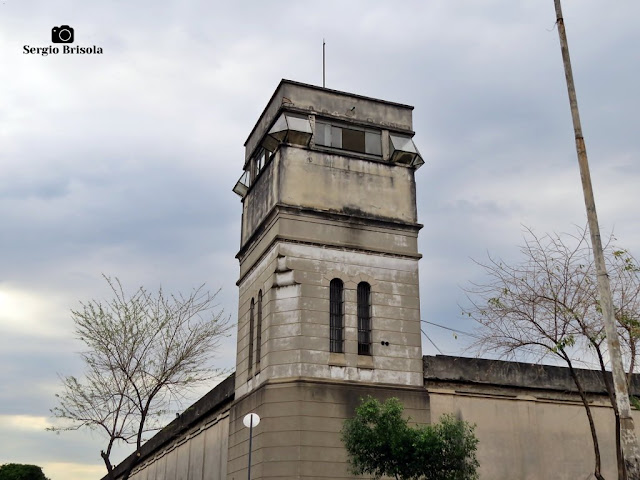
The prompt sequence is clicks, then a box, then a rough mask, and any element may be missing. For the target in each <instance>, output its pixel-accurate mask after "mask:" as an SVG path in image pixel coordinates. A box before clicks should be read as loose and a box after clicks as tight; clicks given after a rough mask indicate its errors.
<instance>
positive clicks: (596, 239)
mask: <svg viewBox="0 0 640 480" xmlns="http://www.w3.org/2000/svg"><path fill="white" fill-rule="evenodd" d="M554 2H555V6H556V25H557V27H558V35H559V36H560V48H561V49H562V59H563V61H564V73H565V77H566V79H567V90H568V91H569V104H570V105H571V117H572V118H573V129H574V132H575V136H576V150H577V152H578V164H579V165H580V176H581V177H582V190H583V191H584V203H585V206H586V207H587V220H588V223H589V232H590V234H591V246H592V248H593V257H594V260H595V263H596V272H597V275H598V293H599V296H600V306H601V308H602V318H603V321H604V327H605V332H606V334H607V345H608V347H609V357H610V359H611V371H612V373H613V387H614V390H615V394H616V403H617V405H618V412H619V414H620V443H621V445H622V453H623V455H624V463H625V466H626V468H627V476H628V478H629V480H640V449H639V448H638V439H637V437H636V432H635V428H634V425H633V418H632V417H631V408H630V406H629V392H628V390H627V380H626V376H625V373H624V367H623V365H622V355H621V354H620V340H619V339H618V332H617V331H616V324H615V317H614V313H613V300H612V298H611V287H610V285H609V276H608V275H607V268H606V265H605V261H604V254H603V252H602V241H601V239H600V227H599V226H598V215H597V213H596V203H595V199H594V196H593V187H592V185H591V174H590V173H589V163H588V161H587V148H586V146H585V143H584V137H583V136H582V126H581V125H580V114H579V112H578V100H577V98H576V90H575V86H574V84H573V73H572V71H571V59H570V58H569V44H568V43H567V34H566V32H565V29H564V21H563V18H562V8H561V7H560V0H554Z"/></svg>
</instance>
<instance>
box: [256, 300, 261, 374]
mask: <svg viewBox="0 0 640 480" xmlns="http://www.w3.org/2000/svg"><path fill="white" fill-rule="evenodd" d="M256 330H257V331H256V373H258V372H259V371H260V354H261V352H260V350H261V349H262V290H260V291H259V292H258V323H257V324H256Z"/></svg>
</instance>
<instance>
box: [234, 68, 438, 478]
mask: <svg viewBox="0 0 640 480" xmlns="http://www.w3.org/2000/svg"><path fill="white" fill-rule="evenodd" d="M411 111H412V107H409V106H406V105H401V104H395V103H391V102H384V101H380V100H375V99H370V98H365V97H361V96H357V95H351V94H345V93H342V92H335V91H331V90H327V89H321V88H317V87H312V86H309V85H303V84H298V83H295V82H289V81H283V82H282V83H281V84H280V85H279V87H278V89H277V90H276V93H275V94H274V96H273V97H272V99H271V100H270V102H269V104H268V105H267V107H266V109H265V110H264V112H263V114H262V116H261V117H260V119H259V120H258V122H257V124H256V126H255V128H254V129H253V131H252V132H251V135H250V136H249V138H248V140H247V143H246V157H245V159H246V161H245V165H244V169H245V171H246V172H247V175H248V176H249V178H250V182H249V185H247V187H248V190H247V191H246V193H245V194H244V195H243V197H242V203H243V218H242V232H241V245H240V251H239V253H238V260H239V261H240V278H239V281H238V287H239V310H238V340H237V341H238V345H237V361H236V366H237V369H236V391H235V397H236V400H235V404H234V407H233V408H232V413H231V421H230V422H231V424H230V440H229V463H228V478H229V479H230V480H231V479H234V478H240V477H242V476H243V475H246V465H247V448H246V442H245V441H244V440H243V439H244V437H246V429H245V428H244V427H243V425H242V423H241V419H242V416H243V415H244V414H246V413H247V412H249V411H251V410H252V409H253V410H255V411H256V412H257V413H259V414H260V415H261V416H264V424H261V432H260V433H259V434H257V436H256V443H255V445H256V450H255V456H254V457H253V464H254V465H255V470H252V476H253V477H254V478H351V477H350V475H349V474H348V471H347V468H346V458H345V454H344V451H343V449H342V447H341V442H340V436H339V431H340V428H341V426H342V422H343V420H344V419H345V418H346V417H347V416H348V415H350V414H351V412H352V411H353V405H354V404H355V403H356V402H357V401H358V400H359V399H360V397H361V396H362V395H365V394H369V393H373V394H376V392H378V391H379V393H378V394H377V396H385V395H387V396H389V393H388V392H389V388H393V391H395V392H396V393H397V394H398V395H400V396H402V397H403V398H404V399H405V400H406V401H407V402H408V403H409V404H410V405H412V406H411V410H412V411H413V412H414V413H415V415H414V418H416V419H418V420H419V421H422V422H428V404H427V402H426V401H425V399H424V398H423V396H422V382H423V380H422V347H421V343H420V342H421V336H420V302H419V285H418V282H419V280H418V278H419V276H418V260H419V259H420V255H419V253H418V250H417V237H418V231H419V230H420V228H421V225H420V224H419V223H417V211H416V198H415V179H414V172H415V168H414V167H413V166H411V165H406V164H399V163H397V162H394V160H393V156H392V147H393V144H392V142H391V135H395V136H400V137H401V138H403V139H406V140H407V141H409V142H410V141H411V140H410V139H411V137H412V136H413V130H412V124H411ZM289 114H291V115H293V116H294V117H293V118H294V119H295V122H298V123H297V124H295V125H294V124H293V123H292V124H290V125H289V130H288V133H286V136H285V134H281V135H280V137H279V139H280V141H279V143H277V144H274V143H273V142H272V141H271V140H270V138H269V136H270V135H271V133H272V132H273V129H274V128H277V127H276V126H277V125H278V124H279V122H280V121H281V120H279V119H281V118H284V117H283V115H284V116H286V115H289ZM328 128H331V129H334V130H332V132H333V133H332V134H333V135H336V134H335V129H337V130H338V134H339V135H340V136H341V138H340V142H338V143H337V144H336V142H335V138H334V142H333V143H334V144H330V145H327V143H329V142H328V141H327V140H324V139H321V138H320V137H319V135H320V134H319V133H318V132H319V131H320V130H321V129H328ZM324 131H326V130H323V132H324ZM304 132H306V134H304ZM365 132H366V133H365ZM322 135H324V133H322ZM342 135H344V138H345V142H344V144H343V143H342ZM349 135H351V136H353V137H355V140H356V143H357V140H361V143H359V144H357V145H356V144H353V145H351V146H348V145H347V140H349V139H348V138H347V137H348V136H349ZM365 137H366V139H367V142H369V143H368V144H367V146H366V147H365V143H364V139H365ZM289 139H291V140H292V141H288V140H289ZM269 142H271V150H269V151H268V152H267V153H265V150H264V146H265V145H267V144H269ZM369 147H370V150H367V149H368V148H369ZM265 155H266V156H267V157H268V158H267V160H266V161H265ZM261 162H264V164H263V163H261ZM334 279H339V280H341V281H342V284H343V301H342V308H343V315H342V321H343V327H342V329H343V333H342V335H343V337H342V341H343V344H342V347H340V348H339V349H335V348H334V351H331V348H330V325H329V324H330V322H329V310H330V306H329V303H330V283H331V281H332V280H334ZM361 283H366V285H367V286H368V288H370V297H369V302H370V305H369V306H370V312H371V318H372V321H371V326H370V327H371V328H370V336H371V338H370V346H369V347H368V349H367V352H366V353H362V352H361V351H360V353H359V347H358V343H359V337H358V299H357V289H358V285H359V284H361ZM336 350H337V351H336ZM313 399H316V400H313ZM254 472H255V473H254Z"/></svg>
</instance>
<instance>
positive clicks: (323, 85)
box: [322, 38, 325, 88]
mask: <svg viewBox="0 0 640 480" xmlns="http://www.w3.org/2000/svg"><path fill="white" fill-rule="evenodd" d="M324 45H325V43H324V38H323V39H322V88H325V83H324Z"/></svg>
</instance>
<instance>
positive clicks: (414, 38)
mask: <svg viewBox="0 0 640 480" xmlns="http://www.w3.org/2000/svg"><path fill="white" fill-rule="evenodd" d="M563 9H564V18H565V25H566V28H567V33H568V37H569V46H570V49H571V55H572V62H573V71H574V76H575V82H576V88H577V94H578V101H579V105H580V109H581V116H582V123H583V131H584V135H585V139H586V143H587V149H588V153H589V161H590V165H591V173H592V176H593V183H594V189H595V195H596V203H597V207H598V214H599V217H600V225H601V228H602V230H603V232H605V233H608V232H612V231H613V232H614V233H615V236H616V238H617V239H618V242H619V244H620V245H622V246H624V247H626V248H628V249H629V250H630V251H631V252H632V253H635V254H636V255H640V225H639V224H638V222H637V221H636V219H637V205H638V201H639V200H640V194H639V193H638V188H637V186H638V184H639V183H640V163H639V158H640V136H638V134H637V112H638V111H640V93H638V89H637V78H638V73H639V70H640V66H639V62H638V50H639V49H638V45H639V43H640V29H638V28H637V18H639V17H640V3H639V2H637V1H636V0H619V1H617V2H604V1H596V0H564V2H563ZM61 25H68V26H71V27H72V28H73V29H74V33H75V42H74V45H75V46H84V47H92V46H94V45H95V46H96V47H100V48H101V49H102V51H103V53H102V54H73V55H72V54H66V55H64V54H58V55H46V56H44V55H39V54H26V53H24V52H25V46H28V47H27V50H28V49H29V48H31V47H36V48H37V47H50V46H55V45H54V44H52V43H51V29H52V28H53V27H55V26H61ZM323 38H324V39H325V41H326V85H327V87H328V88H332V89H336V90H341V91H346V92H352V93H357V94H361V95H365V96H370V97H375V98H380V99H384V100H389V101H394V102H399V103H405V104H410V105H414V106H415V110H414V112H413V115H414V116H413V120H414V130H415V131H416V136H415V138H414V140H415V143H416V144H417V146H418V148H419V149H420V152H421V154H422V156H423V157H424V159H425V161H426V164H425V165H424V166H423V167H422V168H421V169H420V170H418V171H417V173H416V181H417V201H418V214H419V221H420V222H421V223H422V224H424V228H423V229H422V231H421V233H420V237H419V249H420V252H421V253H422V255H423V258H422V260H421V262H420V282H421V284H420V293H421V317H422V319H423V320H424V321H426V322H431V323H428V324H427V323H425V324H424V325H423V329H424V330H425V332H426V333H427V335H428V336H429V338H428V339H427V338H426V337H425V338H423V351H424V353H425V354H436V353H444V354H450V355H467V356H469V355H472V353H470V352H469V351H468V350H467V347H468V344H469V337H467V336H466V335H464V334H457V335H455V334H454V332H451V331H449V330H445V329H443V328H441V327H438V326H436V325H433V323H435V324H438V325H442V326H446V327H449V328H454V329H456V330H460V331H462V332H472V331H473V329H474V328H475V326H474V325H473V324H471V320H470V319H464V318H463V317H462V316H461V306H464V304H465V295H464V291H463V287H465V285H468V284H469V282H470V281H482V278H483V272H482V270H481V269H479V267H478V266H477V265H476V264H475V263H474V261H473V259H476V260H482V259H484V258H486V255H487V253H490V254H491V255H494V256H497V257H500V258H503V259H505V260H507V261H509V260H511V261H514V260H517V259H518V257H519V251H518V245H520V244H522V241H523V228H524V227H525V226H526V227H530V228H532V229H533V230H534V231H535V232H537V233H540V234H544V233H545V232H553V231H555V232H566V231H571V230H573V229H574V228H575V225H579V226H583V225H585V223H586V214H585V208H584V203H583V197H582V190H581V185H580V176H579V172H578V166H577V160H576V153H575V147H574V140H573V129H572V124H571V116H570V110H569V104H568V99H567V92H566V84H565V78H564V72H563V67H562V58H561V54H560V47H559V40H558V33H557V30H556V28H555V11H554V7H553V1H551V0H546V1H542V0H455V1H452V0H429V1H425V0H420V1H413V0H407V1H405V2H389V1H386V2H383V1H374V0H366V1H364V0H362V1H358V0H352V1H349V2H345V1H342V2H337V1H332V0H327V1H325V2H323V3H321V4H320V3H305V2H292V1H273V2H257V1H245V2H240V1H239V2H224V3H222V2H215V1H214V2H211V1H202V0H187V1H178V0H162V1H159V2H158V1H155V2H151V1H148V0H140V1H137V2H125V1H123V0H110V1H104V2H95V1H92V2H87V1H86V0H85V1H80V0H47V1H44V0H0V172H1V173H0V225H1V227H0V384H1V385H2V388H1V389H0V463H8V462H15V463H32V464H37V465H40V466H42V467H43V468H44V472H45V474H46V475H48V476H49V477H50V478H51V479H52V480H84V479H87V480H89V479H98V478H100V477H102V475H103V474H104V473H105V469H104V466H103V464H102V463H101V460H100V457H99V451H100V449H102V448H103V446H104V439H103V438H102V437H100V436H99V435H98V434H96V433H91V432H89V433H87V432H66V433H61V434H60V435H56V434H54V433H51V432H47V431H45V430H44V429H45V428H46V427H47V426H50V425H52V424H54V423H55V420H54V419H52V418H51V416H50V409H51V408H53V407H54V406H55V405H56V404H55V397H54V395H55V393H56V392H59V391H60V380H59V376H60V375H82V371H83V369H82V364H81V362H80V360H79V356H78V352H80V351H81V350H82V345H81V344H80V343H79V342H78V340H76V339H75V338H74V333H73V322H72V320H71V316H70V309H72V308H77V307H78V306H79V304H80V302H81V301H87V300H90V299H93V298H95V299H102V298H107V295H108V286H107V285H106V283H105V282H104V280H103V278H102V274H105V275H109V276H117V277H119V278H120V280H121V281H122V283H123V285H124V286H125V288H126V289H128V290H129V291H132V290H135V289H136V288H138V287H139V286H141V285H144V286H146V287H147V288H149V289H152V290H153V289H156V288H158V287H159V286H160V285H161V286H162V287H163V288H164V289H165V290H167V291H172V292H180V291H182V292H188V291H190V290H191V289H193V288H194V287H197V286H199V285H201V284H202V283H206V285H207V287H208V288H209V289H211V290H217V289H218V288H221V289H222V290H221V292H220V294H219V297H218V299H219V303H220V308H223V309H224V311H225V312H226V313H227V314H229V315H230V316H231V318H232V320H233V321H235V320H236V318H235V316H236V309H237V288H236V285H235V282H236V280H237V278H238V272H239V268H238V263H237V260H236V259H235V254H236V253H237V250H238V248H239V241H240V216H241V203H240V200H239V198H238V197H237V196H236V195H235V194H234V193H232V191H231V188H232V187H233V185H234V184H235V182H236V180H237V179H238V177H240V174H241V173H242V165H243V160H244V150H243V144H244V141H245V140H246V138H247V136H248V134H249V132H250V131H251V129H252V127H253V125H254V123H255V121H256V120H257V119H258V116H259V115H260V113H261V112H262V110H263V108H264V107H265V105H266V103H267V101H268V100H269V98H270V96H271V94H272V93H273V91H274V90H275V88H276V87H277V85H278V83H279V81H280V79H282V78H287V79H291V80H295V81H299V82H304V83H309V84H314V85H321V84H322V41H323ZM58 46H59V47H60V46H61V45H58ZM217 362H218V365H219V366H221V367H223V368H232V367H233V365H234V362H235V336H231V337H229V338H228V339H227V340H226V341H225V342H224V343H223V345H222V346H221V348H220V350H219V352H218V353H217ZM210 387H211V386H210V385H209V386H206V388H205V390H207V389H208V388H210ZM196 398H197V395H196V396H195V397H193V398H192V399H193V400H195V399H196ZM129 451H130V450H127V449H120V450H119V451H118V453H119V454H120V458H117V455H116V458H115V461H116V462H119V461H120V459H122V458H123V457H124V456H125V455H126V453H128V452H129Z"/></svg>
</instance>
